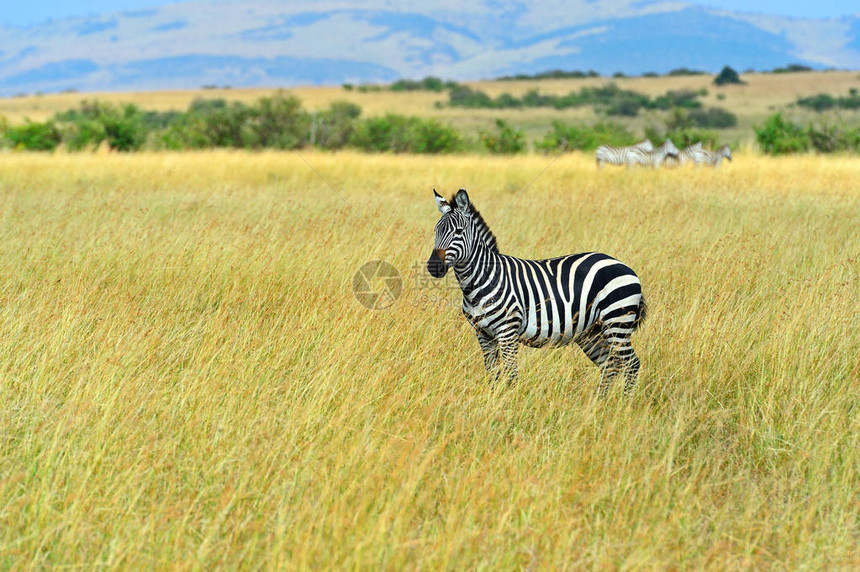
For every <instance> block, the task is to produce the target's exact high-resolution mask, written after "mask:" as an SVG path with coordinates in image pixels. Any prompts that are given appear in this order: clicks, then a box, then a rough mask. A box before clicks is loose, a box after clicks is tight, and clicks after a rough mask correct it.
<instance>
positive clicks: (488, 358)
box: [477, 330, 501, 381]
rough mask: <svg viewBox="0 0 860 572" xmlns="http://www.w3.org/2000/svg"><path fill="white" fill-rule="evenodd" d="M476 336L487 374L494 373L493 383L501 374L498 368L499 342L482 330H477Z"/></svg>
mask: <svg viewBox="0 0 860 572" xmlns="http://www.w3.org/2000/svg"><path fill="white" fill-rule="evenodd" d="M477 334H478V343H479V344H480V345H481V351H482V352H483V353H484V367H485V368H486V369H487V373H493V372H494V371H495V373H496V377H495V381H498V380H499V374H500V373H501V371H500V368H499V341H498V340H497V339H496V338H494V337H492V336H491V335H489V334H487V333H486V332H484V331H483V330H477Z"/></svg>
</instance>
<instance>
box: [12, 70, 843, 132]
mask: <svg viewBox="0 0 860 572" xmlns="http://www.w3.org/2000/svg"><path fill="white" fill-rule="evenodd" d="M742 77H743V79H744V81H746V82H747V85H732V86H724V87H721V88H717V87H715V86H714V85H713V83H712V82H713V76H712V75H704V76H677V77H657V78H620V79H613V78H583V79H560V80H542V81H539V82H538V81H501V82H500V81H484V82H468V85H470V86H472V87H474V88H476V89H481V90H483V91H486V92H487V93H488V94H490V95H491V96H493V97H495V96H497V95H499V94H501V93H503V92H508V93H511V94H513V95H516V96H521V95H523V94H524V93H525V92H526V91H528V90H530V89H539V90H540V91H541V92H544V93H552V94H559V95H560V94H566V93H569V92H571V91H578V90H580V89H582V88H583V87H586V86H589V87H594V86H600V85H605V84H606V83H608V82H615V83H617V84H618V86H619V87H621V88H622V89H631V90H634V91H638V92H641V93H646V94H648V95H650V96H658V95H661V94H663V93H665V92H666V91H668V90H675V89H694V90H698V89H702V88H705V89H707V90H708V95H707V96H705V97H704V98H702V101H703V103H704V104H705V105H706V106H707V107H711V106H717V107H722V108H725V109H728V110H730V111H732V112H733V113H735V114H737V115H738V120H739V121H738V127H737V128H734V129H729V130H725V131H724V132H723V134H722V136H723V138H724V139H725V140H726V141H732V142H738V143H741V144H744V145H747V144H749V143H750V142H751V141H752V140H753V138H754V133H753V131H752V126H753V125H755V124H757V123H760V122H761V121H762V120H763V119H764V118H765V117H767V116H768V115H770V114H772V113H775V112H776V111H779V110H781V109H783V108H785V106H788V105H789V104H792V103H794V102H795V101H796V100H797V98H798V97H806V96H810V95H814V94H817V93H822V92H823V93H831V94H836V95H844V94H846V93H848V90H849V89H850V88H852V87H856V88H860V74H858V72H856V71H830V72H815V73H791V74H742ZM275 91H276V90H275V89H226V90H225V89H209V90H185V91H182V90H179V91H157V92H129V93H122V92H118V93H116V92H115V93H61V94H49V95H38V96H37V95H30V96H26V97H11V98H0V116H5V117H6V118H7V119H8V120H9V121H10V122H11V123H13V124H14V123H20V122H23V121H24V120H25V118H29V119H32V120H34V121H44V120H46V119H48V118H49V117H51V116H53V115H54V114H55V113H57V112H60V111H65V110H68V109H72V108H75V107H77V106H78V105H79V103H80V102H81V100H84V99H88V100H92V99H98V100H101V101H108V102H112V103H124V102H132V103H136V104H138V105H140V106H141V107H143V108H145V109H152V110H158V111H168V110H185V109H187V108H188V105H189V104H190V103H191V101H192V100H193V99H194V98H196V97H202V98H218V97H223V98H226V99H229V100H236V101H242V102H245V103H251V102H253V101H256V100H257V99H259V98H260V97H263V96H268V95H271V94H272V93H274V92H275ZM289 91H290V93H293V94H295V95H296V96H297V97H299V98H300V99H301V100H302V102H303V104H304V106H305V107H306V108H307V109H311V110H313V109H323V108H326V107H328V106H329V105H330V104H331V103H332V102H334V101H351V102H353V103H356V104H358V105H360V106H361V108H362V112H363V114H364V115H365V116H377V115H382V114H384V113H400V114H404V115H416V116H422V117H435V118H437V119H440V120H442V121H445V122H446V123H450V124H451V125H454V126H456V127H457V128H458V129H461V130H464V131H465V132H467V133H470V134H474V133H477V132H478V131H479V130H480V129H488V128H490V127H491V126H492V125H493V122H494V121H495V119H496V118H501V119H505V120H507V121H510V122H511V123H512V124H514V125H516V126H518V127H521V128H523V129H524V130H525V131H526V132H527V133H528V134H529V136H530V138H532V139H534V138H536V137H539V136H542V135H543V134H544V133H545V132H546V131H547V130H548V129H549V127H550V125H551V123H552V121H554V120H561V121H570V122H574V121H575V122H587V123H592V122H594V121H597V120H598V119H599V117H598V115H597V114H595V113H594V110H593V109H592V108H591V107H585V108H571V109H566V110H554V109H548V108H529V109H499V110H496V109H457V108H448V107H442V108H441V109H440V108H436V107H435V106H434V104H435V103H436V102H442V103H446V102H447V101H448V95H447V93H433V92H390V91H380V92H370V93H360V92H358V91H345V90H344V89H342V88H341V87H297V88H291V89H290V90H289ZM718 95H720V96H721V97H722V99H718ZM792 114H793V115H794V116H796V117H797V118H798V119H800V120H801V121H807V120H809V119H811V118H813V117H818V116H819V115H818V114H815V113H812V112H808V111H805V110H793V111H792ZM664 115H665V114H664V113H650V114H649V113H642V114H640V116H639V117H637V118H635V119H629V118H616V120H617V121H621V122H623V123H624V124H625V125H629V126H630V127H631V128H632V129H634V130H641V129H642V128H643V127H644V126H646V125H649V124H653V125H662V122H663V117H664ZM841 117H842V120H845V121H852V122H856V121H857V120H858V119H860V113H857V112H843V113H842V114H841Z"/></svg>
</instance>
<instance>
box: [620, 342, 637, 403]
mask: <svg viewBox="0 0 860 572" xmlns="http://www.w3.org/2000/svg"><path fill="white" fill-rule="evenodd" d="M623 369H624V377H625V378H626V381H625V382H624V395H633V391H634V390H635V389H636V380H637V379H638V377H639V356H637V355H636V352H635V351H633V346H630V353H629V354H627V357H626V358H625V361H624V368H623Z"/></svg>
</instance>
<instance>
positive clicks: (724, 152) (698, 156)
mask: <svg viewBox="0 0 860 572" xmlns="http://www.w3.org/2000/svg"><path fill="white" fill-rule="evenodd" d="M724 157H725V158H726V159H728V160H729V161H731V160H732V149H731V147H729V146H728V145H723V146H722V147H720V148H719V149H717V150H716V151H708V150H707V149H702V148H699V150H698V151H696V152H695V153H694V162H695V163H696V165H710V166H712V167H714V168H717V167H719V166H720V165H722V163H723V158H724Z"/></svg>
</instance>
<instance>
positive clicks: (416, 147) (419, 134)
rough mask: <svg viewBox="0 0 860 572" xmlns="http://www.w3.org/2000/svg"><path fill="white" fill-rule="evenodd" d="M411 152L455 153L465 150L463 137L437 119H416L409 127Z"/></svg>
mask: <svg viewBox="0 0 860 572" xmlns="http://www.w3.org/2000/svg"><path fill="white" fill-rule="evenodd" d="M409 143H410V144H409V151H410V152H412V153H431V154H437V153H454V152H456V151H460V150H462V148H463V137H462V136H461V135H460V133H459V132H458V131H457V130H456V129H454V128H453V127H450V126H448V125H443V124H441V123H439V122H438V121H436V120H435V119H420V118H414V120H413V121H412V122H411V123H410V125H409Z"/></svg>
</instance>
